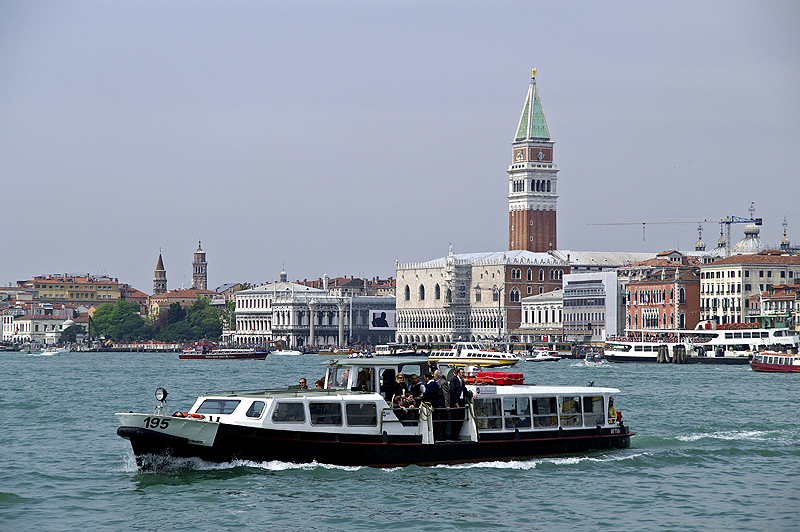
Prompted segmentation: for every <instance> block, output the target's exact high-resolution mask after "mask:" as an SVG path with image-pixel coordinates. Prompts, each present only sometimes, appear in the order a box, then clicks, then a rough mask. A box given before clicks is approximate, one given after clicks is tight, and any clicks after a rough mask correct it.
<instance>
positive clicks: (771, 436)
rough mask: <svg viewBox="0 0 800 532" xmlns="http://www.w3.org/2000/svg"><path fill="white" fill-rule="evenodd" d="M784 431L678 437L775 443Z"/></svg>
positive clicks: (688, 439)
mask: <svg viewBox="0 0 800 532" xmlns="http://www.w3.org/2000/svg"><path fill="white" fill-rule="evenodd" d="M781 435H782V431H768V430H723V431H717V432H699V433H697V434H688V435H685V436H678V440H679V441H685V442H694V441H698V440H705V439H710V440H726V441H731V440H733V441H737V440H738V441H772V442H774V441H775V439H776V436H781Z"/></svg>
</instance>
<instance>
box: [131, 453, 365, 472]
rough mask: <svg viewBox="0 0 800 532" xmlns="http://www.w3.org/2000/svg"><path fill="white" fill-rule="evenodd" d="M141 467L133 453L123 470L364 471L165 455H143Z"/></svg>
mask: <svg viewBox="0 0 800 532" xmlns="http://www.w3.org/2000/svg"><path fill="white" fill-rule="evenodd" d="M140 460H141V467H140V466H139V465H137V463H136V457H135V456H134V454H133V451H130V452H129V453H128V454H127V455H126V456H125V458H124V464H123V468H122V470H123V471H125V472H129V473H145V474H146V473H162V474H163V473H185V472H189V471H224V470H229V469H237V468H250V469H261V470H263V471H291V470H314V469H338V470H342V471H357V470H359V469H364V467H362V466H338V465H331V464H321V463H319V462H310V463H307V464H294V463H291V462H280V461H277V460H275V461H271V462H254V461H251V460H234V461H232V462H223V463H216V462H207V461H205V460H202V459H200V458H176V457H174V456H164V455H153V454H149V455H143V456H141V457H140Z"/></svg>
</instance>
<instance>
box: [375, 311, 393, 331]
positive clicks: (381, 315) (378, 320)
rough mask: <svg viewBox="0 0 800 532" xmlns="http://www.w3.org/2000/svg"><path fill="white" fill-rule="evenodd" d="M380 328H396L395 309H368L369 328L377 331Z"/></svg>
mask: <svg viewBox="0 0 800 532" xmlns="http://www.w3.org/2000/svg"><path fill="white" fill-rule="evenodd" d="M381 329H386V330H396V329H397V311H396V310H370V311H369V330H370V331H379V330H381Z"/></svg>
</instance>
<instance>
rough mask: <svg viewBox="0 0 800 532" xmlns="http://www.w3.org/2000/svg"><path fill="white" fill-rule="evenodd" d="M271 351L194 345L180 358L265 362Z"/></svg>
mask: <svg viewBox="0 0 800 532" xmlns="http://www.w3.org/2000/svg"><path fill="white" fill-rule="evenodd" d="M268 354H269V351H266V350H263V349H254V348H241V349H234V348H211V347H209V346H208V345H206V344H202V345H193V346H191V347H187V348H186V349H184V350H183V351H182V352H181V354H180V355H178V358H180V359H181V360H264V359H266V358H267V355H268Z"/></svg>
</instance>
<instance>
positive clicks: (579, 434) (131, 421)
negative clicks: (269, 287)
mask: <svg viewBox="0 0 800 532" xmlns="http://www.w3.org/2000/svg"><path fill="white" fill-rule="evenodd" d="M428 370H429V366H428V362H427V361H426V360H424V359H420V358H419V357H416V358H413V357H404V358H400V357H397V358H395V357H374V358H365V359H350V358H344V359H336V360H330V361H328V362H327V363H326V375H325V379H324V386H323V389H317V390H312V389H306V390H300V389H281V390H245V391H225V392H215V393H207V394H203V395H201V396H200V397H199V398H198V399H197V400H196V401H195V403H194V404H193V405H192V407H191V408H190V409H189V410H188V411H187V412H185V413H179V412H176V413H175V414H173V415H171V416H170V415H165V413H164V411H165V409H166V406H165V399H166V391H165V390H163V389H161V388H160V389H159V390H158V391H157V394H156V398H157V399H159V401H162V402H161V405H160V406H157V407H156V410H155V412H154V413H153V414H145V413H118V414H116V415H117V417H118V418H119V420H120V422H121V426H120V427H119V428H118V429H117V434H118V435H119V436H121V437H123V438H126V439H128V440H130V443H131V446H132V448H133V452H134V454H135V456H136V460H137V463H138V464H139V466H140V467H142V468H145V469H146V468H153V467H158V466H159V464H162V463H163V462H164V460H165V457H197V458H201V459H203V460H207V461H212V462H229V461H232V460H251V461H258V462H264V461H273V460H278V461H283V462H295V463H309V462H319V463H326V464H335V465H344V466H372V467H396V466H405V465H410V464H417V465H426V466H427V465H437V464H456V463H469V462H484V461H503V460H506V461H507V460H524V459H529V458H533V457H536V456H545V455H556V454H567V453H580V452H585V451H589V450H594V449H617V448H627V447H629V446H630V439H631V436H632V435H633V433H632V432H631V431H630V430H629V429H628V427H627V426H625V425H624V424H623V422H622V417H621V414H618V413H615V412H613V411H610V410H609V399H610V398H611V396H612V394H617V393H619V390H617V389H615V388H601V387H593V386H535V385H525V384H514V385H509V384H504V382H505V380H504V379H502V378H501V376H499V375H491V383H489V380H488V379H487V380H483V379H481V383H477V381H475V383H474V384H465V389H466V390H468V391H469V392H471V394H472V396H473V399H472V400H471V402H470V401H468V402H467V405H466V407H465V408H462V409H458V408H455V407H453V408H451V409H450V411H449V414H447V412H448V411H447V410H446V409H444V408H441V409H434V408H433V407H432V406H431V405H430V404H429V403H421V404H420V405H419V407H418V408H411V409H410V410H411V411H408V410H403V411H401V410H400V409H398V408H396V407H395V408H393V405H392V400H391V397H392V394H393V393H394V391H396V388H394V387H393V386H391V385H392V384H393V383H394V382H395V376H396V375H398V374H399V373H401V372H402V373H403V374H405V375H410V374H417V375H421V374H424V373H425V372H427V371H428ZM492 373H493V374H501V373H504V372H499V371H498V372H492ZM509 375H510V376H513V379H510V380H509V382H519V379H520V378H521V377H519V375H521V374H509ZM483 376H484V375H481V377H483ZM462 417H463V421H462ZM457 422H460V423H461V424H460V430H458V429H455V430H454V431H453V432H454V433H453V434H451V435H450V438H449V439H447V440H445V439H441V438H439V437H437V434H441V433H442V432H441V431H440V429H441V428H442V425H441V424H443V423H446V424H448V425H450V424H452V426H457ZM456 431H457V432H456Z"/></svg>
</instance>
